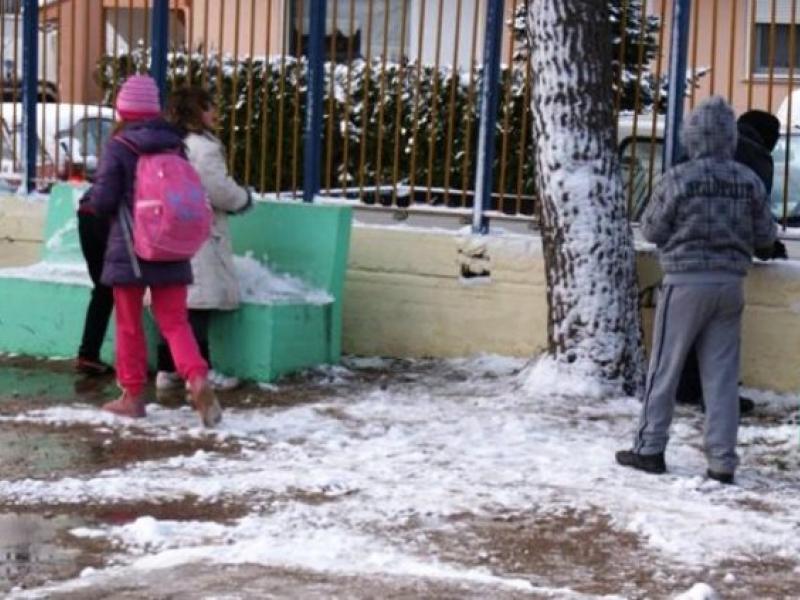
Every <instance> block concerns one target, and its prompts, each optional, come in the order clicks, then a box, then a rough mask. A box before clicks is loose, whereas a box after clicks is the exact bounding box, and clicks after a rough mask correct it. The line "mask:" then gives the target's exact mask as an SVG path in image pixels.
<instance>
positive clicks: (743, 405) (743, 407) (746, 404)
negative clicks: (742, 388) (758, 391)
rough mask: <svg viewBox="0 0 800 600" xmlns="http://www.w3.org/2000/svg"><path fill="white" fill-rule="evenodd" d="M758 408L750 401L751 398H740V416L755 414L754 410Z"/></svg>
mask: <svg viewBox="0 0 800 600" xmlns="http://www.w3.org/2000/svg"><path fill="white" fill-rule="evenodd" d="M755 407H756V403H755V402H753V401H752V400H750V398H745V397H744V396H739V414H740V415H746V414H749V413H751V412H753V409H754V408H755Z"/></svg>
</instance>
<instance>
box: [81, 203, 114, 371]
mask: <svg viewBox="0 0 800 600" xmlns="http://www.w3.org/2000/svg"><path fill="white" fill-rule="evenodd" d="M89 196H90V191H87V192H86V193H85V194H84V195H83V196H81V199H80V201H79V202H78V238H79V239H80V242H81V251H82V252H83V258H84V259H85V260H86V268H87V269H88V271H89V277H90V278H91V280H92V285H93V287H92V295H91V298H90V300H89V305H88V306H87V307H86V319H85V321H84V324H83V336H82V338H81V345H80V347H79V348H78V358H77V359H76V361H75V369H76V370H77V371H78V372H79V373H83V374H84V375H89V376H101V375H111V374H113V373H114V368H113V367H112V366H111V365H109V364H106V363H104V362H103V361H102V360H100V347H101V346H102V345H103V340H104V339H105V337H106V330H107V329H108V320H109V319H110V318H111V311H112V309H113V308H114V296H113V293H112V291H111V288H110V287H108V286H107V285H104V284H103V282H102V281H100V276H101V275H102V272H103V259H104V258H105V254H106V247H107V245H108V232H109V227H110V223H109V220H108V219H107V218H105V217H101V216H99V215H97V214H96V213H95V212H94V210H92V208H91V207H90V206H89Z"/></svg>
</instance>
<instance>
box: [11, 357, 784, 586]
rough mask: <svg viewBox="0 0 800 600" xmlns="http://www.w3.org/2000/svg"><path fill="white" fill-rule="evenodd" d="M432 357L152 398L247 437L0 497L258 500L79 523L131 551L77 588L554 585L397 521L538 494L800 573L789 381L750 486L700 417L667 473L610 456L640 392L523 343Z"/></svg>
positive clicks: (688, 546) (185, 417)
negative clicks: (720, 462)
mask: <svg viewBox="0 0 800 600" xmlns="http://www.w3.org/2000/svg"><path fill="white" fill-rule="evenodd" d="M382 365H385V368H386V369H392V368H395V367H393V363H392V362H391V361H385V362H382V361H380V359H354V360H353V361H352V362H351V363H350V364H349V366H350V367H351V368H352V369H364V368H367V369H380V368H382ZM429 366H430V368H424V369H417V370H409V372H408V373H407V374H406V375H404V376H403V377H400V378H399V379H398V378H394V379H390V380H388V383H383V384H381V383H375V384H374V385H364V386H360V387H355V388H354V387H353V386H349V387H348V386H344V387H341V388H340V387H337V385H336V382H337V381H338V382H342V381H344V382H346V381H347V380H348V378H349V377H350V376H351V374H352V372H351V371H350V370H349V369H346V368H342V367H335V368H331V369H329V370H328V371H327V373H326V377H330V380H331V381H333V382H334V383H333V384H332V385H331V386H330V394H326V395H325V397H324V399H322V400H316V401H310V402H307V403H296V404H293V405H290V406H270V407H264V408H249V409H243V408H240V409H231V410H228V411H227V412H226V414H225V419H224V421H223V423H222V425H221V426H220V428H219V429H218V430H217V431H215V432H208V431H204V430H202V429H200V428H198V427H197V424H196V422H195V416H194V415H193V414H192V413H191V412H190V411H189V410H188V409H186V408H183V409H168V408H163V407H157V406H152V405H151V406H150V407H149V409H148V410H149V413H150V414H149V417H148V418H147V419H146V420H145V421H142V422H137V423H136V435H138V436H143V437H144V438H150V437H152V438H154V439H157V438H176V437H180V436H189V437H193V436H195V437H199V436H211V437H217V438H219V439H224V440H232V441H236V442H237V443H238V444H239V445H240V446H241V452H240V453H238V454H234V455H225V454H222V453H216V452H205V451H198V452H197V453H195V454H193V455H191V456H186V457H180V456H179V457H171V458H166V459H160V460H150V461H142V462H138V463H134V464H132V465H129V466H127V467H126V468H121V469H107V470H104V471H101V472H99V473H96V474H94V475H92V476H88V477H80V478H78V477H65V478H57V477H55V478H53V479H49V480H46V481H45V480H37V479H23V480H16V481H0V497H2V498H4V499H5V500H6V502H11V503H17V504H20V505H28V506H29V505H35V504H37V503H42V504H48V505H54V504H55V505H57V504H60V503H75V502H85V503H94V504H103V503H114V502H117V501H120V500H125V501H128V502H135V501H137V500H142V501H149V502H159V501H166V500H170V499H180V498H186V497H188V496H191V497H194V498H196V500H197V501H198V502H202V501H218V500H226V499H234V500H239V501H242V500H244V501H246V503H247V505H248V507H249V509H250V511H251V512H250V514H248V515H246V516H244V517H242V518H240V519H238V520H236V521H235V522H232V523H227V524H225V523H216V522H204V521H173V520H157V519H155V518H153V517H150V516H145V517H141V518H139V519H138V520H136V521H134V522H131V523H128V524H125V525H107V526H100V527H95V528H80V529H75V530H73V531H72V532H71V533H72V535H73V536H76V537H83V538H100V539H106V540H110V541H111V542H112V543H113V544H114V547H115V548H116V549H117V550H118V552H119V556H118V557H117V559H116V562H117V563H118V564H121V565H123V566H116V567H112V568H108V569H105V570H99V571H96V570H91V571H87V572H86V573H85V574H84V577H82V578H81V579H79V580H76V581H72V582H70V583H68V585H69V586H73V587H75V586H77V587H80V586H81V585H88V584H90V583H92V582H95V581H97V580H99V579H102V578H103V577H111V576H113V575H114V573H116V572H118V570H119V569H121V568H122V569H134V570H147V571H149V570H152V569H161V568H168V567H170V566H174V565H180V564H183V563H191V562H195V561H212V562H224V563H230V564H239V563H259V564H264V565H270V566H282V567H291V568H301V569H308V570H312V571H317V572H336V573H345V574H356V575H370V574H389V575H406V576H424V577H431V578H441V579H456V580H462V581H465V582H475V583H481V584H487V583H488V584H491V585H495V586H499V587H500V588H508V589H513V590H529V591H532V592H535V591H537V590H538V591H542V589H541V588H539V587H537V586H536V585H534V584H533V583H532V582H531V581H529V580H526V579H525V578H520V577H514V576H509V575H507V574H502V573H501V574H497V573H494V572H493V571H492V570H491V569H490V568H489V567H475V566H469V565H462V564H458V563H457V562H453V561H447V560H444V559H440V558H437V557H436V556H435V554H432V553H431V552H430V546H429V545H428V544H427V542H426V539H425V537H424V535H423V534H421V533H420V534H415V533H411V534H406V533H402V532H407V531H412V532H413V531H415V530H417V529H419V527H420V524H423V525H427V526H431V527H434V526H436V527H439V526H444V524H446V523H451V522H450V519H452V518H454V517H456V516H458V515H463V514H470V515H473V516H476V517H479V518H480V517H487V518H493V517H497V516H498V515H508V514H520V513H528V512H530V511H531V510H535V511H536V514H537V515H540V516H547V515H559V514H564V513H565V511H576V512H578V513H580V512H582V511H591V512H595V513H597V512H599V513H601V514H604V515H606V516H607V517H608V519H609V521H610V523H611V524H612V526H613V527H614V528H615V529H616V530H618V531H620V532H630V533H633V534H635V535H636V536H638V537H639V538H640V539H641V540H643V543H644V544H645V547H646V549H647V551H648V552H650V553H652V555H653V556H655V557H656V560H658V561H663V563H664V564H665V565H669V564H673V565H687V566H694V567H697V566H698V565H705V566H710V565H716V564H722V563H724V562H726V561H732V560H733V561H735V560H739V559H742V560H746V559H747V558H748V557H751V556H753V555H754V554H757V555H758V556H760V557H762V558H767V559H768V558H775V559H781V560H787V561H789V562H790V563H791V564H793V565H794V566H795V567H794V568H796V569H797V572H798V573H800V561H798V557H799V556H800V522H799V521H798V515H800V493H798V489H799V487H800V474H798V469H797V466H798V437H800V429H799V427H798V422H797V418H796V416H795V415H794V412H793V408H792V407H796V406H797V403H798V398H797V397H789V396H782V397H777V396H775V395H770V394H760V393H756V392H754V391H752V390H750V391H748V393H749V394H750V395H751V397H754V398H755V400H756V401H757V402H758V403H759V405H765V404H766V403H768V402H769V403H770V407H771V408H770V410H774V411H775V413H774V414H775V416H776V420H777V422H768V423H764V422H761V421H759V422H758V423H755V424H752V425H748V424H747V422H745V423H744V424H743V427H742V429H741V445H740V446H741V447H740V451H741V456H742V466H741V468H740V470H739V472H738V473H737V483H738V485H736V486H722V485H721V484H718V483H716V482H713V481H710V480H707V479H706V478H705V477H704V473H705V466H706V465H705V461H704V457H703V454H702V452H701V450H700V448H701V435H700V433H699V430H698V427H699V424H700V420H699V419H687V418H680V417H679V418H678V419H677V420H676V423H675V424H674V427H673V438H672V442H671V445H670V448H669V450H668V453H667V462H668V466H669V469H670V472H669V474H668V475H665V476H661V477H655V476H652V475H647V474H642V473H639V472H635V471H631V470H627V469H622V468H619V467H617V466H616V465H615V464H614V459H613V455H614V452H615V450H618V449H621V448H624V447H627V446H629V444H630V441H631V433H632V429H633V426H634V423H635V420H636V417H637V415H638V408H639V405H638V402H637V401H636V400H634V399H632V398H617V399H612V400H598V399H592V400H591V401H587V400H584V401H580V400H576V399H575V398H569V397H567V396H564V395H559V394H558V393H553V392H552V388H553V386H552V385H550V384H552V381H550V380H549V379H547V378H546V380H544V381H543V383H547V384H548V385H547V386H546V387H547V389H549V390H550V393H548V394H547V395H545V394H541V393H537V387H536V380H535V373H536V371H535V370H532V369H536V368H537V367H536V366H535V365H529V364H528V363H526V362H524V361H520V360H514V359H504V358H498V357H480V358H477V359H473V360H460V361H450V362H448V363H443V362H439V363H429ZM539 368H541V367H539ZM532 373H534V375H532ZM548 377H549V375H548ZM278 389H280V386H279V387H278ZM781 415H783V416H781ZM786 415H789V416H786ZM3 420H14V421H15V422H31V423H47V424H54V423H55V424H57V423H65V424H66V423H81V424H86V425H90V426H92V427H96V428H113V429H115V430H116V431H117V432H118V433H119V435H132V433H131V431H132V428H131V426H130V422H126V421H124V420H121V419H116V418H111V417H108V416H106V415H102V414H99V413H98V412H97V411H96V410H93V409H90V408H89V407H80V406H72V407H60V408H52V409H45V410H31V411H29V412H25V413H22V414H19V415H16V416H12V417H4V418H3ZM787 464H789V468H787ZM298 497H306V498H313V499H315V500H314V501H309V502H298V501H297V498H298ZM754 507H755V508H754ZM447 526H448V527H451V526H453V525H452V524H450V525H447ZM422 529H424V527H422ZM398 532H400V533H398ZM732 577H733V575H732ZM704 589H705V588H702V586H700V588H698V590H696V594H695V595H692V596H688V595H687V596H686V597H687V598H689V597H691V598H695V597H711V596H701V595H697V594H700V592H701V591H702V590H704ZM562 591H564V590H562ZM565 593H566V592H565ZM693 593H695V592H693Z"/></svg>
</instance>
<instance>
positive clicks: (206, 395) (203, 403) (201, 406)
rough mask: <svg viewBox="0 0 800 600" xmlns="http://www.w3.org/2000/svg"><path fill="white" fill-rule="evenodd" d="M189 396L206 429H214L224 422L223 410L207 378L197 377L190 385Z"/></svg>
mask: <svg viewBox="0 0 800 600" xmlns="http://www.w3.org/2000/svg"><path fill="white" fill-rule="evenodd" d="M189 394H190V395H191V397H192V404H194V407H195V409H196V410H197V412H198V413H200V419H201V420H202V421H203V425H205V426H206V427H214V426H215V425H217V424H218V423H219V422H220V421H221V420H222V408H221V407H220V405H219V402H217V396H216V395H215V394H214V389H213V388H212V387H211V384H210V383H209V382H208V379H206V378H205V377H197V378H195V379H193V380H192V381H191V382H190V383H189Z"/></svg>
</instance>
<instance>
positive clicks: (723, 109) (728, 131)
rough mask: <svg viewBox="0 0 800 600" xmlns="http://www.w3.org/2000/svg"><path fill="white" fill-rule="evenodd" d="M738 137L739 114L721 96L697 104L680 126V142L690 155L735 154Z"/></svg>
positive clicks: (713, 155)
mask: <svg viewBox="0 0 800 600" xmlns="http://www.w3.org/2000/svg"><path fill="white" fill-rule="evenodd" d="M736 141H737V132H736V115H735V114H734V112H733V109H732V108H731V107H730V105H729V104H728V103H727V102H726V101H725V100H724V99H723V98H722V97H721V96H711V97H710V98H707V99H706V100H704V101H703V102H701V103H700V104H698V105H697V108H695V109H694V110H693V111H692V112H691V114H690V115H689V116H688V118H687V119H686V120H685V122H684V124H683V128H682V129H681V144H682V145H683V147H684V149H685V150H686V153H687V154H688V155H689V157H690V158H708V157H716V158H733V156H734V153H735V152H736Z"/></svg>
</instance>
